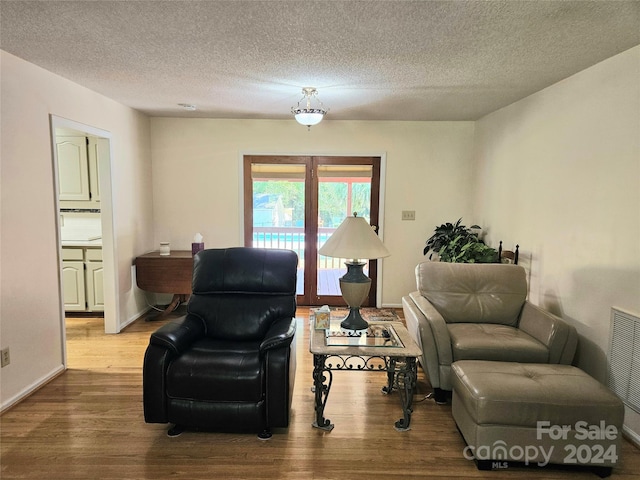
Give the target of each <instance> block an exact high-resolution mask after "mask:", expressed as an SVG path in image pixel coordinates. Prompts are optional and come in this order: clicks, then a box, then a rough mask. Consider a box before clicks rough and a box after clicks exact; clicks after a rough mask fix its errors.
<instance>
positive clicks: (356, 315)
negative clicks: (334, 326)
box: [340, 307, 369, 330]
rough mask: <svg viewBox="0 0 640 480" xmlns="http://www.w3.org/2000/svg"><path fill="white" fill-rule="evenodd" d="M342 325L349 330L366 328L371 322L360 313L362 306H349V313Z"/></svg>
mask: <svg viewBox="0 0 640 480" xmlns="http://www.w3.org/2000/svg"><path fill="white" fill-rule="evenodd" d="M340 326H341V327H342V328H345V329H347V330H366V329H367V328H369V323H368V322H367V321H366V320H365V319H364V318H362V315H360V307H349V315H347V316H346V317H345V318H344V320H342V322H340Z"/></svg>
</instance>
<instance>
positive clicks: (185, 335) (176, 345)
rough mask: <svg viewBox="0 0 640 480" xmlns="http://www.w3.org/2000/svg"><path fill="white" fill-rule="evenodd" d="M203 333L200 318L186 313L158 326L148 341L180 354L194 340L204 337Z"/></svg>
mask: <svg viewBox="0 0 640 480" xmlns="http://www.w3.org/2000/svg"><path fill="white" fill-rule="evenodd" d="M204 334H205V327H204V323H203V322H202V320H200V319H199V318H197V317H193V316H191V315H187V316H186V317H183V318H181V319H179V320H176V321H174V322H170V323H167V324H166V325H163V326H162V327H160V328H159V329H158V330H156V331H155V332H154V333H153V334H152V335H151V340H150V342H149V343H150V344H151V345H157V346H159V347H164V348H167V349H169V350H171V351H173V352H174V353H176V354H180V353H182V352H183V351H185V350H186V349H187V348H188V347H189V345H191V344H192V343H193V342H194V341H196V340H197V339H199V338H202V337H204Z"/></svg>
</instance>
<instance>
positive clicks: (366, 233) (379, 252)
mask: <svg viewBox="0 0 640 480" xmlns="http://www.w3.org/2000/svg"><path fill="white" fill-rule="evenodd" d="M318 252H319V253H320V255H325V256H327V257H337V258H351V259H364V258H366V259H370V260H371V259H374V258H383V257H388V256H389V255H391V254H390V253H389V250H387V247H385V246H384V244H383V243H382V241H381V240H380V238H379V237H378V235H376V232H375V231H374V230H373V228H372V227H371V225H369V224H368V223H367V221H366V220H365V219H364V218H363V217H358V216H357V213H354V214H353V217H347V218H345V219H344V221H343V222H342V223H341V224H340V226H339V227H338V228H337V229H336V231H335V232H333V235H331V236H330V237H329V239H328V240H327V241H326V242H325V244H324V245H323V246H322V247H321V248H320V250H318Z"/></svg>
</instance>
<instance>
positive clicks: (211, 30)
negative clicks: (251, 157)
mask: <svg viewBox="0 0 640 480" xmlns="http://www.w3.org/2000/svg"><path fill="white" fill-rule="evenodd" d="M0 20H1V23H0V48H2V50H5V51H7V52H9V53H12V54H14V55H16V56H18V57H20V58H23V59H25V60H27V61H29V62H32V63H34V64H36V65H39V66H41V67H43V68H45V69H47V70H49V71H52V72H55V73H57V74H59V75H61V76H63V77H65V78H68V79H70V80H72V81H74V82H76V83H78V84H81V85H83V86H86V87H88V88H90V89H92V90H94V91H96V92H99V93H101V94H103V95H106V96H107V97H110V98H112V99H114V100H117V101H118V102H121V103H123V104H125V105H128V106H130V107H133V108H135V109H138V110H141V111H143V112H145V113H147V114H149V115H152V116H189V117H210V118H290V117H291V114H290V108H291V106H292V105H294V104H296V103H297V101H298V100H299V99H300V97H301V93H300V92H301V88H302V87H305V86H312V87H316V88H317V89H318V97H319V98H320V100H322V102H323V103H324V104H325V106H326V107H329V108H330V111H329V114H328V116H327V118H328V119H329V118H331V119H349V120H355V119H359V120H475V119H477V118H479V117H481V116H483V115H485V114H487V113H490V112H492V111H495V110H497V109H499V108H501V107H503V106H506V105H508V104H510V103H512V102H514V101H516V100H519V99H521V98H523V97H525V96H527V95H529V94H531V93H533V92H536V91H538V90H541V89H543V88H544V87H547V86H549V85H551V84H553V83H555V82H557V81H559V80H561V79H563V78H566V77H568V76H570V75H572V74H574V73H576V72H578V71H580V70H583V69H585V68H587V67H589V66H591V65H594V64H596V63H598V62H600V61H602V60H604V59H606V58H608V57H611V56H613V55H615V54H617V53H620V52H622V51H624V50H627V49H629V48H631V47H634V46H636V45H638V44H640V2H639V1H613V0H612V1H608V0H595V1H569V0H534V1H520V0H506V1H505V0H503V1H464V0H458V1H382V0H381V1H375V0H363V1H357V0H354V1H331V0H325V1H309V0H306V1H296V0H291V1H279V0H273V1H256V0H250V1H245V0H232V1H215V0H212V1H177V0H170V1H99V0H94V1H88V0H87V1H10V0H2V1H1V3H0ZM179 103H188V104H195V105H196V106H197V110H196V111H195V112H186V111H184V110H183V109H181V107H179V106H178V104H179Z"/></svg>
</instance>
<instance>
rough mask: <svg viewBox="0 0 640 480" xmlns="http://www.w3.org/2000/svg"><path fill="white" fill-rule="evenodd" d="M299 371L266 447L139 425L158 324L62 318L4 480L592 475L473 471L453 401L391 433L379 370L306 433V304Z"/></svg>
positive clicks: (422, 404)
mask: <svg viewBox="0 0 640 480" xmlns="http://www.w3.org/2000/svg"><path fill="white" fill-rule="evenodd" d="M298 314H299V316H298V318H299V322H298V335H297V339H296V342H297V347H298V348H297V355H298V359H297V360H298V368H297V376H296V385H295V391H294V400H293V413H292V423H291V426H290V427H289V428H288V429H286V430H279V431H278V430H276V431H275V432H274V436H273V438H272V439H271V440H268V441H261V440H258V438H257V436H256V435H252V434H249V435H235V434H218V433H194V432H185V433H183V434H182V435H181V436H179V437H175V438H169V437H168V436H167V435H166V430H167V426H165V425H157V424H145V423H144V420H143V412H142V387H141V386H142V361H143V356H144V351H145V348H146V346H147V342H148V339H149V335H150V333H151V332H153V331H154V330H155V329H156V328H158V327H159V326H160V325H162V324H163V323H165V322H167V321H170V320H171V318H168V319H167V320H163V321H160V322H144V321H140V320H139V321H136V322H135V323H134V324H132V325H131V326H130V327H129V328H127V329H126V330H125V331H124V332H122V333H121V334H119V335H104V333H102V332H103V326H102V319H91V318H76V319H72V320H69V321H68V325H67V345H68V347H67V348H68V358H69V369H68V370H67V371H66V372H65V373H64V374H63V375H61V376H60V377H58V378H56V379H55V380H53V381H52V382H50V383H49V384H47V385H46V386H44V387H43V388H41V389H40V390H39V391H37V392H36V393H34V394H33V395H32V396H30V397H29V398H27V399H26V400H24V401H23V402H21V403H20V404H18V405H16V406H15V407H13V408H12V409H10V410H9V411H7V412H5V414H4V415H3V416H2V417H1V418H0V422H1V428H2V431H1V438H0V440H1V455H2V456H1V459H0V463H1V470H0V477H1V478H2V479H3V480H7V479H18V478H20V479H61V480H62V479H64V480H68V479H83V480H84V479H114V480H115V479H118V480H122V479H167V478H176V479H190V480H195V479H211V478H219V479H225V480H226V479H300V480H302V479H318V480H320V479H322V480H333V479H336V480H338V479H339V480H347V479H348V480H360V479H361V480H371V479H377V478H385V479H400V478H402V479H412V478H415V479H424V478H465V479H468V478H491V479H500V480H502V479H515V478H518V479H525V478H526V479H530V478H531V479H581V478H585V479H594V478H597V477H596V476H595V475H594V474H593V473H591V472H590V471H588V470H585V469H571V468H561V467H554V466H551V467H546V468H544V469H537V468H523V467H521V468H510V469H508V470H500V471H494V472H481V471H479V470H477V469H476V467H475V465H474V463H473V462H471V461H468V460H466V459H465V458H464V457H463V448H464V447H465V444H464V441H463V440H462V437H461V436H460V434H459V432H458V430H457V429H456V426H455V423H454V421H453V419H452V417H451V407H450V406H440V405H436V404H435V403H434V402H433V401H431V400H424V401H421V400H422V399H423V398H424V396H425V395H426V394H427V393H429V391H430V388H429V385H428V383H427V382H426V380H425V378H424V375H423V373H422V371H420V375H419V384H418V389H419V391H418V395H417V396H416V403H415V405H414V414H413V417H412V423H411V427H412V428H411V430H410V431H408V432H397V431H396V430H395V429H394V428H393V423H394V422H395V421H396V420H398V419H399V418H400V416H401V409H400V404H399V400H398V398H397V393H394V394H392V395H383V394H382V393H381V391H380V388H381V387H382V386H383V385H384V383H385V376H384V374H383V373H379V372H366V373H365V372H337V373H336V374H335V375H334V384H333V386H332V390H331V393H330V395H329V399H328V403H327V408H326V410H325V416H326V417H328V418H330V419H331V421H332V422H333V423H335V428H334V430H333V431H332V432H324V431H321V430H317V429H314V428H312V427H311V423H312V421H313V394H312V393H311V391H310V387H311V384H312V381H311V371H312V357H311V355H310V353H309V349H308V345H309V336H308V309H306V308H299V311H298ZM639 473H640V454H639V451H638V450H637V449H636V448H635V447H634V446H633V445H631V444H629V443H628V442H626V441H625V442H624V446H623V449H622V452H621V463H620V465H619V466H618V467H617V468H616V469H615V470H614V474H613V475H612V477H611V478H612V479H638V478H640V475H639Z"/></svg>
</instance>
